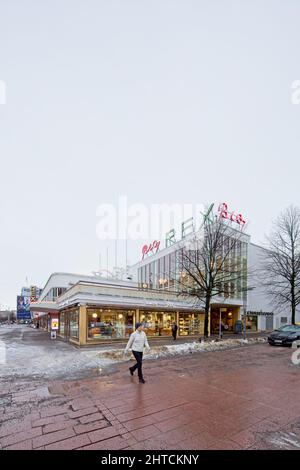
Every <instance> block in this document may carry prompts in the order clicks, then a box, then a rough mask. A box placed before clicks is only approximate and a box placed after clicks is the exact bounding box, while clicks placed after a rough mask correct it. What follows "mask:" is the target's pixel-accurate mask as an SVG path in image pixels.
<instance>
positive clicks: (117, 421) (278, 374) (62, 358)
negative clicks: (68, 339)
mask: <svg viewBox="0 0 300 470" xmlns="http://www.w3.org/2000/svg"><path fill="white" fill-rule="evenodd" d="M0 340H1V342H2V343H1V344H2V350H3V349H6V360H7V363H6V364H0V373H1V381H0V386H1V390H0V445H1V449H97V450H101V449H109V450H113V449H124V450H126V449H149V450H157V449H168V450H171V449H189V450H190V449H199V450H201V449H300V403H299V401H298V399H297V398H298V395H299V389H300V366H297V365H294V364H292V362H291V350H290V349H288V348H281V347H270V346H269V345H268V344H266V343H258V344H254V345H249V346H243V347H239V348H235V349H227V350H223V351H208V352H197V353H194V354H190V355H185V356H175V357H171V358H166V359H165V358H162V359H158V360H148V361H145V363H144V375H145V380H146V384H145V385H142V384H139V383H138V379H137V377H136V376H135V377H131V376H130V374H129V372H128V366H129V363H128V362H122V363H118V362H115V363H113V362H111V361H110V362H109V361H108V362H107V363H103V364H102V365H101V367H99V362H97V361H96V360H95V355H93V354H92V352H90V351H89V350H79V349H76V348H74V347H72V346H70V345H68V344H65V343H63V342H61V341H53V340H52V341H51V340H50V339H49V335H47V334H46V333H44V332H42V331H37V330H32V329H31V328H29V327H25V326H24V327H20V326H11V327H3V328H1V329H0ZM150 342H151V341H150ZM3 344H5V345H6V347H3ZM68 365H69V367H68Z"/></svg>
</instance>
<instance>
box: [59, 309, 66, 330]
mask: <svg viewBox="0 0 300 470" xmlns="http://www.w3.org/2000/svg"><path fill="white" fill-rule="evenodd" d="M59 334H60V335H61V336H64V334H65V314H64V313H61V314H60V319H59Z"/></svg>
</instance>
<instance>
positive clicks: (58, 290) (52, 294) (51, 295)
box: [42, 287, 67, 301]
mask: <svg viewBox="0 0 300 470" xmlns="http://www.w3.org/2000/svg"><path fill="white" fill-rule="evenodd" d="M66 290H67V288H66V287H52V289H50V290H49V292H48V293H47V295H46V296H45V297H44V298H43V299H42V300H44V301H55V300H56V299H57V297H59V296H60V295H62V294H64V293H65V292H66Z"/></svg>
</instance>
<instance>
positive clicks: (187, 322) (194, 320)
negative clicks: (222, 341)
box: [179, 313, 204, 336]
mask: <svg viewBox="0 0 300 470" xmlns="http://www.w3.org/2000/svg"><path fill="white" fill-rule="evenodd" d="M198 334H204V314H202V313H179V336H190V335H198Z"/></svg>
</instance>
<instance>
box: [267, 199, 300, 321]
mask: <svg viewBox="0 0 300 470" xmlns="http://www.w3.org/2000/svg"><path fill="white" fill-rule="evenodd" d="M267 240H268V248H267V250H266V254H265V256H264V267H263V278H262V284H263V286H265V288H266V291H267V292H268V294H269V295H270V297H271V298H272V300H273V303H274V304H276V305H277V306H278V307H281V308H284V307H286V306H288V307H289V308H290V309H291V313H292V323H293V324H295V319H296V310H297V306H298V305H299V304H300V210H299V208H297V207H294V206H290V207H288V208H287V209H286V210H285V211H284V212H282V213H281V214H280V215H279V216H278V218H277V219H276V221H275V222H274V227H273V231H272V233H271V235H270V236H269V237H267Z"/></svg>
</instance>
